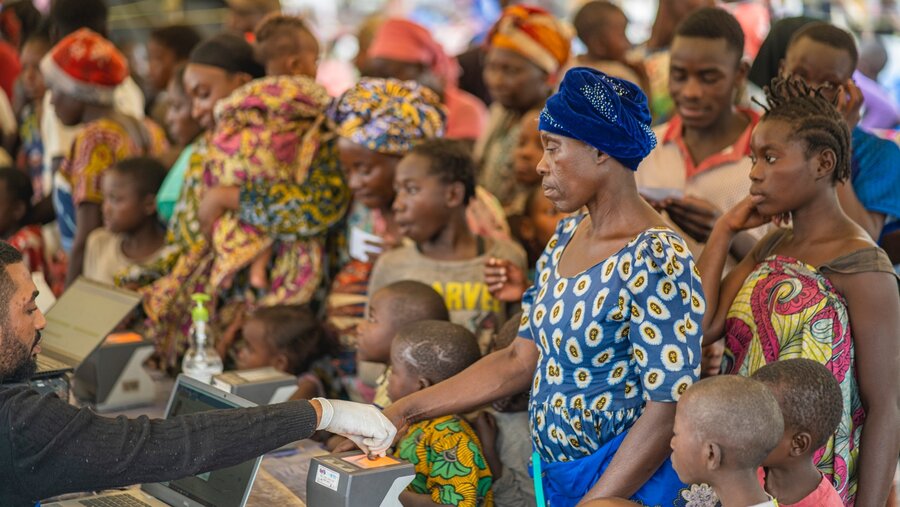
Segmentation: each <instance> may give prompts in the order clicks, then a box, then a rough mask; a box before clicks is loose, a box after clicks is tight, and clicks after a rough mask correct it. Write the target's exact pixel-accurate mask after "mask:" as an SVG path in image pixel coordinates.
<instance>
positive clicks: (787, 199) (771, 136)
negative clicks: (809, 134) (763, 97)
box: [750, 120, 831, 216]
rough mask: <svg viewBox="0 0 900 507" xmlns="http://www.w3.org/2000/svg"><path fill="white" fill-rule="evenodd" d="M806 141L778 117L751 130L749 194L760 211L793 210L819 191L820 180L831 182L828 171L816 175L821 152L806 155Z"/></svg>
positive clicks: (766, 212) (821, 181) (823, 182)
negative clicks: (794, 133)
mask: <svg viewBox="0 0 900 507" xmlns="http://www.w3.org/2000/svg"><path fill="white" fill-rule="evenodd" d="M805 144H806V143H805V142H804V141H802V140H798V139H796V138H793V133H792V128H791V125H790V124H789V123H787V122H784V121H781V120H766V121H763V122H760V124H759V125H758V126H757V127H756V129H755V130H754V131H753V136H752V137H751V138H750V160H751V161H752V162H753V166H752V167H751V169H750V197H751V200H752V201H753V204H754V205H755V206H756V209H757V211H759V213H761V214H763V215H766V216H774V215H778V214H781V213H786V212H789V211H792V210H794V209H797V208H798V207H800V206H801V205H802V204H803V203H804V202H807V201H808V200H809V199H810V198H811V197H812V196H813V195H815V193H816V192H819V191H821V189H820V188H819V186H820V185H821V184H828V185H829V186H831V172H830V171H828V172H827V174H824V176H822V175H821V173H819V174H820V175H819V176H817V172H818V166H819V165H820V160H819V159H820V155H813V156H812V157H809V158H807V154H806V146H805ZM817 180H818V181H817Z"/></svg>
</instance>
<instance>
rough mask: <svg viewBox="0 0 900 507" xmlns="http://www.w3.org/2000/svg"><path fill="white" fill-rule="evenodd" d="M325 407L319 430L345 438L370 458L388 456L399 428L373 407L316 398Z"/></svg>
mask: <svg viewBox="0 0 900 507" xmlns="http://www.w3.org/2000/svg"><path fill="white" fill-rule="evenodd" d="M315 400H316V401H318V402H319V404H320V405H322V418H321V419H320V420H319V426H318V427H317V428H316V429H317V430H325V431H330V432H331V433H336V434H338V435H342V436H345V437H347V438H349V439H350V440H352V441H353V443H355V444H356V445H357V446H359V448H360V449H362V450H363V451H364V452H366V453H367V454H373V455H379V456H384V455H385V453H386V451H387V450H388V448H389V447H390V446H391V444H392V443H393V442H394V435H396V434H397V428H395V427H394V425H393V424H392V423H391V421H390V420H388V418H387V417H385V416H384V415H382V413H381V411H380V410H378V409H377V408H375V407H374V406H372V405H363V404H362V403H353V402H351V401H341V400H326V399H325V398H315Z"/></svg>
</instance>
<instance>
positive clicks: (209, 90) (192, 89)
mask: <svg viewBox="0 0 900 507" xmlns="http://www.w3.org/2000/svg"><path fill="white" fill-rule="evenodd" d="M248 81H250V76H249V75H247V74H243V73H228V72H226V71H225V70H224V69H221V68H219V67H213V66H212V65H203V64H199V63H189V64H188V65H187V67H185V69H184V89H185V91H187V94H188V95H189V96H190V97H191V116H192V117H193V118H194V120H195V121H196V122H197V123H199V124H200V126H201V127H203V128H204V129H205V130H212V129H213V127H215V124H216V122H215V117H214V116H213V111H214V109H215V107H216V103H217V102H218V101H220V100H222V99H224V98H225V97H227V96H229V95H231V92H233V91H234V90H236V89H237V88H238V87H240V86H241V85H243V84H244V83H247V82H248Z"/></svg>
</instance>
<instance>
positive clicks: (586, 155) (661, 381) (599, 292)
mask: <svg viewBox="0 0 900 507" xmlns="http://www.w3.org/2000/svg"><path fill="white" fill-rule="evenodd" d="M649 125H650V111H649V110H648V107H647V98H646V97H645V96H644V94H643V93H642V92H641V91H640V89H639V88H638V87H637V86H635V85H634V84H632V83H629V82H627V81H622V80H619V79H616V78H612V77H608V76H606V75H605V74H603V73H601V72H598V71H595V70H591V69H587V68H575V69H572V70H570V71H569V72H568V73H567V74H566V76H565V78H564V79H563V81H562V84H561V86H560V90H559V93H557V94H556V95H554V96H553V97H551V98H550V99H549V100H548V102H547V105H546V107H545V109H544V110H543V112H542V113H541V118H540V130H541V140H542V143H543V145H544V156H543V158H542V160H541V162H540V163H539V164H538V167H537V170H538V173H540V174H541V176H542V177H543V183H542V184H543V188H544V194H545V195H546V196H547V197H548V198H549V199H550V200H551V201H552V202H553V204H554V205H555V206H556V207H557V208H558V209H559V210H560V211H563V212H567V213H573V212H577V211H579V210H581V209H583V208H586V209H587V213H585V214H581V215H579V216H575V217H572V218H568V219H565V220H563V221H561V222H560V224H559V227H558V228H557V230H556V234H555V235H554V236H553V237H552V239H551V240H550V241H549V243H548V244H547V247H546V249H545V250H544V254H543V255H542V256H541V258H540V259H539V260H538V262H537V266H536V275H535V279H534V285H533V286H532V287H531V288H530V289H528V290H527V291H526V293H525V296H524V297H523V300H522V306H523V309H524V314H523V315H524V316H523V318H522V322H521V326H520V327H519V338H517V339H516V340H515V341H514V342H513V344H512V345H510V346H509V347H507V348H506V349H504V350H501V351H498V352H494V353H493V354H490V355H488V356H486V357H484V358H483V359H482V360H481V361H479V362H478V363H476V364H475V365H473V366H472V367H470V368H469V369H467V370H466V371H464V372H463V373H461V374H459V375H457V376H456V377H453V378H451V379H448V380H446V381H445V382H442V383H440V384H438V385H435V386H433V387H431V388H429V389H425V390H422V391H419V392H418V393H416V394H413V395H411V396H409V397H407V398H404V399H402V400H399V401H397V402H396V403H395V404H394V405H392V406H391V407H390V408H389V409H388V410H386V411H385V414H386V415H388V417H389V418H391V419H392V420H393V421H394V422H395V423H396V424H397V425H398V427H400V426H402V425H404V424H409V423H412V422H415V421H418V420H421V419H428V418H433V417H436V416H439V415H445V414H453V413H462V412H466V411H468V410H471V409H474V408H476V407H480V406H482V405H484V404H486V403H489V402H491V401H493V400H496V399H498V398H502V397H505V396H510V395H513V394H516V393H518V392H521V391H523V390H525V389H526V388H529V387H530V389H531V401H530V407H529V410H530V419H531V428H532V434H531V437H532V441H533V445H534V450H535V458H537V459H539V461H540V465H541V467H540V468H541V469H542V473H541V479H542V480H541V481H540V483H539V484H538V486H539V487H541V488H542V489H543V492H544V495H545V497H546V500H547V502H548V504H549V505H552V506H553V507H556V506H573V505H575V504H577V503H579V502H581V501H586V500H588V499H593V498H605V497H621V498H630V499H632V500H636V501H639V502H641V503H642V504H644V505H673V504H674V503H675V502H676V500H678V501H684V497H682V496H681V491H682V489H683V488H685V486H684V485H683V484H682V483H681V482H680V481H679V480H678V477H677V475H676V474H675V472H674V471H673V469H672V467H671V463H670V461H669V459H668V456H669V452H670V449H669V439H670V437H671V435H672V425H673V420H674V415H675V402H676V401H677V400H678V398H679V397H680V396H681V394H682V393H683V392H684V391H685V390H686V389H687V388H688V387H689V386H690V385H691V384H692V383H693V382H694V381H696V380H697V379H698V377H699V374H700V337H701V336H702V333H701V332H700V322H701V321H702V314H703V310H704V306H705V303H704V299H703V294H702V288H701V284H700V279H699V277H698V275H697V272H696V269H695V267H694V259H693V257H692V256H691V253H690V251H689V250H688V249H687V246H686V245H685V243H684V241H683V240H682V239H681V238H680V237H678V235H677V234H676V233H674V232H673V231H672V230H670V229H669V228H667V227H666V226H665V225H664V224H665V222H664V220H663V219H662V218H661V217H660V216H659V215H658V214H657V213H656V212H655V211H654V210H653V208H651V207H650V206H649V205H647V204H646V203H645V202H644V201H643V199H641V197H640V196H639V195H638V191H637V188H636V185H635V179H634V170H635V168H637V166H638V164H640V162H641V160H642V159H643V158H644V157H645V156H646V155H647V154H648V153H649V152H650V150H651V149H653V147H654V145H655V144H656V139H655V137H654V135H653V133H652V131H651V130H650V127H649ZM686 494H688V495H689V494H690V493H689V492H686Z"/></svg>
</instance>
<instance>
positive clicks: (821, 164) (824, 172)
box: [815, 149, 837, 180]
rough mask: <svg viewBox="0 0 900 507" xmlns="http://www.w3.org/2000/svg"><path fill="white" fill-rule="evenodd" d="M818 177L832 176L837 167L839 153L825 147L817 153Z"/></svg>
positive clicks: (818, 178)
mask: <svg viewBox="0 0 900 507" xmlns="http://www.w3.org/2000/svg"><path fill="white" fill-rule="evenodd" d="M815 162H816V164H817V165H816V179H817V180H820V179H822V178H829V179H830V178H831V177H832V176H831V175H832V173H834V171H835V169H837V154H835V152H834V150H832V149H824V150H822V151H821V152H819V154H818V155H816V160H815Z"/></svg>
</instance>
